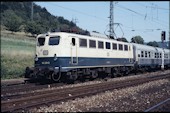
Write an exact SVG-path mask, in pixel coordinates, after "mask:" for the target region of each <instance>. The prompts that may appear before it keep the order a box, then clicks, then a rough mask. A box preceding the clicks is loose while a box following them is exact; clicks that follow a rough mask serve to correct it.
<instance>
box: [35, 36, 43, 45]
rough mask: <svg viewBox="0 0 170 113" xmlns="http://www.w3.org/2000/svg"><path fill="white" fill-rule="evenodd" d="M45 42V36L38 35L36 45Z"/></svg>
mask: <svg viewBox="0 0 170 113" xmlns="http://www.w3.org/2000/svg"><path fill="white" fill-rule="evenodd" d="M44 44H45V38H44V37H40V38H38V42H37V46H43V45H44Z"/></svg>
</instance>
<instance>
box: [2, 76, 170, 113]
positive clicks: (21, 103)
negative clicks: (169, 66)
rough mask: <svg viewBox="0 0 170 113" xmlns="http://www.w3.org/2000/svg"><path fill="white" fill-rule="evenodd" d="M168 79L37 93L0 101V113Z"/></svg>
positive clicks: (136, 80)
mask: <svg viewBox="0 0 170 113" xmlns="http://www.w3.org/2000/svg"><path fill="white" fill-rule="evenodd" d="M166 78H170V75H169V73H168V74H162V75H159V76H158V75H157V76H152V77H143V78H142V79H135V80H134V79H133V80H128V81H124V82H113V81H106V82H102V83H98V84H93V85H85V86H77V87H72V88H63V89H54V90H50V91H43V92H37V93H36V94H34V93H30V94H28V95H25V96H23V97H22V96H21V97H22V98H14V99H11V100H8V101H6V100H5V101H1V111H2V112H8V111H10V112H12V111H18V110H24V111H27V109H29V108H30V107H37V106H41V105H49V104H51V103H57V102H61V101H66V100H68V99H75V98H77V97H84V96H88V95H93V94H97V93H100V92H104V91H107V90H113V89H119V88H125V87H131V86H136V85H139V84H143V83H146V82H149V81H154V80H159V79H166Z"/></svg>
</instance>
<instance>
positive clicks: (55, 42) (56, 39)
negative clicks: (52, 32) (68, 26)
mask: <svg viewBox="0 0 170 113" xmlns="http://www.w3.org/2000/svg"><path fill="white" fill-rule="evenodd" d="M59 41H60V37H59V36H54V37H50V38H49V45H58V44H59Z"/></svg>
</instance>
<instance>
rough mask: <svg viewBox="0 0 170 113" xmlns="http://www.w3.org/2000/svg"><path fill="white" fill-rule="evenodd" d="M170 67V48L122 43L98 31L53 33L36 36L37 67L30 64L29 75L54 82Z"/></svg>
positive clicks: (27, 70) (26, 74) (26, 72)
mask: <svg viewBox="0 0 170 113" xmlns="http://www.w3.org/2000/svg"><path fill="white" fill-rule="evenodd" d="M161 57H165V59H164V64H165V66H166V67H168V66H170V60H169V58H170V55H169V50H166V49H164V55H162V53H161V49H160V48H155V47H151V46H146V45H140V44H134V43H127V42H121V41H117V40H113V39H110V38H108V37H107V36H105V35H101V34H98V33H96V32H90V33H87V34H86V35H81V34H75V33H68V32H51V33H47V34H40V35H38V36H37V38H36V53H35V65H34V67H27V68H26V70H25V77H26V78H43V79H50V80H53V81H60V80H70V81H75V80H77V79H79V78H86V77H88V78H91V79H95V78H97V77H99V76H102V77H106V76H110V77H115V76H117V75H122V74H123V75H127V74H128V73H129V72H131V71H132V70H134V69H135V70H137V69H140V68H141V69H145V68H152V67H153V68H154V67H159V66H160V65H161V60H160V58H161Z"/></svg>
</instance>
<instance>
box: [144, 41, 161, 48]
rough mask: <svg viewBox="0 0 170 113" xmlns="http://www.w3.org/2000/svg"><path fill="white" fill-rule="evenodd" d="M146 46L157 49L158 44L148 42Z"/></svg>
mask: <svg viewBox="0 0 170 113" xmlns="http://www.w3.org/2000/svg"><path fill="white" fill-rule="evenodd" d="M147 45H149V46H153V47H159V45H158V43H157V42H156V41H153V42H148V43H147Z"/></svg>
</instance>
